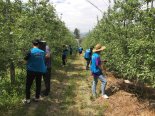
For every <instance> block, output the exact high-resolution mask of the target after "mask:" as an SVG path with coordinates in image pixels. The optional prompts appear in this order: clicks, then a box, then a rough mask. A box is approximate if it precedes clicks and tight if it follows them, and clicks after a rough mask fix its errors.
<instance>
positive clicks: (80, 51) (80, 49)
mask: <svg viewBox="0 0 155 116" xmlns="http://www.w3.org/2000/svg"><path fill="white" fill-rule="evenodd" d="M78 51H79V55H81V54H82V51H83V48H82V47H81V46H80V47H79V48H78Z"/></svg>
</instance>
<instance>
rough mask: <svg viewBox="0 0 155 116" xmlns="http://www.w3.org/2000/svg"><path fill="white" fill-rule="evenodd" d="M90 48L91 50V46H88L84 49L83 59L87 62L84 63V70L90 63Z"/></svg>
mask: <svg viewBox="0 0 155 116" xmlns="http://www.w3.org/2000/svg"><path fill="white" fill-rule="evenodd" d="M92 50H93V47H90V49H87V50H86V51H85V54H84V58H85V60H86V62H87V64H86V70H88V69H89V64H90V61H91V56H92Z"/></svg>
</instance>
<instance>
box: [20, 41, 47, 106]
mask: <svg viewBox="0 0 155 116" xmlns="http://www.w3.org/2000/svg"><path fill="white" fill-rule="evenodd" d="M32 43H33V48H32V49H31V50H30V51H29V53H28V54H27V55H26V57H25V58H24V59H25V60H26V62H27V76H26V99H24V100H23V103H30V93H31V92H30V89H31V86H32V83H33V80H34V79H35V81H36V94H35V99H34V100H35V101H39V100H40V91H41V78H42V76H43V74H44V73H46V66H45V52H44V51H43V50H41V49H39V48H38V46H39V40H34V41H33V42H32Z"/></svg>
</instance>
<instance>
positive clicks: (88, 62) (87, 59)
mask: <svg viewBox="0 0 155 116" xmlns="http://www.w3.org/2000/svg"><path fill="white" fill-rule="evenodd" d="M85 59H86V61H87V65H86V69H88V68H89V64H90V59H89V58H85Z"/></svg>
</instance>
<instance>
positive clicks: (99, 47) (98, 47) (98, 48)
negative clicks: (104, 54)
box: [93, 44, 106, 52]
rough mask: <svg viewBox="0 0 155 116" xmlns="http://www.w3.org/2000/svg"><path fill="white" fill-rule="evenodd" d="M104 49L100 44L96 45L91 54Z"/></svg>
mask: <svg viewBox="0 0 155 116" xmlns="http://www.w3.org/2000/svg"><path fill="white" fill-rule="evenodd" d="M105 48H106V47H105V46H101V44H97V45H96V46H95V48H94V49H93V52H100V51H103V50H104V49H105Z"/></svg>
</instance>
